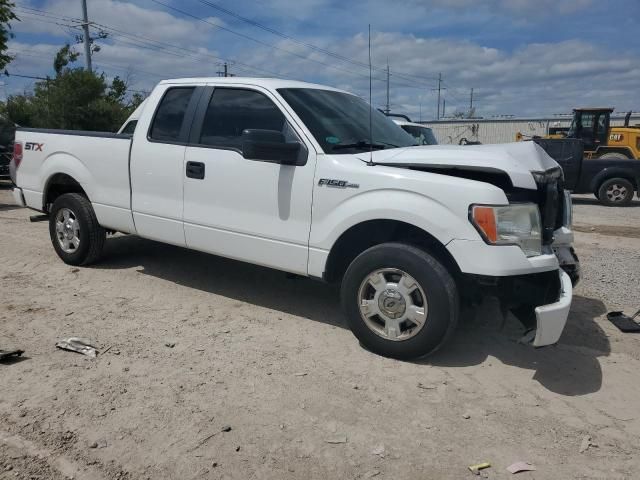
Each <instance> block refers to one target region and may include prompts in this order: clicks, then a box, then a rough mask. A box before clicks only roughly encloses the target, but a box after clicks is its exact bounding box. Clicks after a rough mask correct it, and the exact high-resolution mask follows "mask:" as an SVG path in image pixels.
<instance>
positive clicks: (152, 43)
mask: <svg viewBox="0 0 640 480" xmlns="http://www.w3.org/2000/svg"><path fill="white" fill-rule="evenodd" d="M17 8H23V9H25V10H30V11H29V12H25V13H27V14H29V15H36V16H40V17H45V18H49V19H57V20H64V21H68V22H77V23H78V24H80V23H82V20H80V19H77V18H73V17H66V16H60V15H56V14H53V13H52V12H47V11H44V10H38V9H35V8H29V7H17ZM32 20H38V21H41V22H44V23H50V24H55V25H59V26H61V27H69V28H77V27H78V25H67V24H62V23H59V22H49V21H46V20H42V19H35V18H33V19H32ZM91 24H92V26H97V27H100V28H102V29H104V30H107V31H109V33H110V34H111V35H115V36H121V37H124V38H129V39H130V40H132V41H136V42H141V43H138V44H137V46H140V47H141V48H147V49H150V50H154V51H158V52H161V53H165V54H169V55H173V56H178V57H181V58H182V57H184V56H185V54H184V53H185V52H188V53H191V55H187V56H189V57H192V58H204V57H208V58H212V59H215V60H217V61H218V64H219V65H222V64H223V62H225V61H226V62H227V63H229V64H234V65H235V64H238V65H244V66H245V67H246V69H247V70H249V71H255V72H261V73H263V74H264V73H266V74H268V75H275V76H279V75H280V74H279V73H276V72H273V71H270V70H266V69H264V68H260V67H255V66H252V65H249V64H245V63H242V62H239V61H238V60H231V59H227V58H222V57H216V56H214V55H211V54H205V53H202V52H200V51H197V50H191V49H188V48H185V47H181V46H178V45H173V44H170V43H167V42H163V41H160V40H154V39H151V38H148V37H144V36H142V35H137V34H132V33H129V32H125V31H123V30H119V29H117V28H115V27H112V26H109V25H104V24H101V23H97V22H91ZM145 43H146V46H145ZM167 48H169V49H172V50H175V51H171V50H168V49H167ZM177 52H181V53H177Z"/></svg>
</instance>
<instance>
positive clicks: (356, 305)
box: [341, 243, 460, 360]
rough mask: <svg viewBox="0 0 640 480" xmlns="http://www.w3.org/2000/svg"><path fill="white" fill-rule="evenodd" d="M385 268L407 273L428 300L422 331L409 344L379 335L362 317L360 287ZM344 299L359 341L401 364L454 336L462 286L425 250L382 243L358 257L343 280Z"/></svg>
mask: <svg viewBox="0 0 640 480" xmlns="http://www.w3.org/2000/svg"><path fill="white" fill-rule="evenodd" d="M386 268H392V269H398V270H401V271H403V272H406V274H408V275H410V276H411V277H413V279H414V280H415V281H416V282H417V283H418V284H419V286H420V288H422V290H423V291H424V294H425V296H426V299H425V300H426V304H427V309H426V320H425V321H424V324H423V327H422V328H421V329H418V331H417V333H415V335H414V336H412V337H410V338H407V339H405V340H390V339H388V338H384V337H383V336H381V335H380V334H377V333H375V332H374V331H373V329H371V328H370V327H369V326H368V325H367V323H366V322H365V320H364V318H363V316H362V315H361V313H360V297H359V292H360V287H361V285H363V282H364V281H365V279H366V278H367V277H368V276H369V275H370V274H372V273H373V272H375V271H376V270H379V269H386ZM341 299H342V308H343V310H344V312H345V315H346V317H347V322H348V324H349V327H350V328H351V331H352V332H353V333H354V335H355V336H356V337H357V338H358V340H360V343H361V344H362V345H363V346H364V347H365V348H366V349H368V350H370V351H371V352H374V353H377V354H379V355H382V356H385V357H392V358H397V359H401V360H409V359H415V358H420V357H424V356H427V355H429V354H431V353H433V352H435V351H436V350H437V349H438V348H440V347H441V346H442V345H443V344H444V343H445V342H446V341H447V340H448V339H449V338H450V337H451V335H452V333H453V332H454V330H455V328H456V325H457V323H458V317H459V312H460V300H459V295H458V288H457V286H456V282H455V281H454V279H453V277H452V275H451V274H450V273H449V272H448V271H447V269H446V268H445V267H444V266H443V265H442V264H441V263H440V262H438V261H437V260H436V259H435V258H433V257H432V256H431V255H429V254H428V253H427V252H425V251H424V250H421V249H419V248H416V247H413V246H410V245H406V244H402V243H384V244H381V245H377V246H374V247H371V248H370V249H368V250H366V251H364V252H363V253H361V254H360V255H358V257H356V259H355V260H354V261H353V262H352V263H351V265H349V268H348V269H347V272H346V273H345V275H344V278H343V280H342V287H341ZM409 325H410V324H409Z"/></svg>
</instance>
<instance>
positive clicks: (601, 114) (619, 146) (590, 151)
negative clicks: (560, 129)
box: [516, 108, 640, 159]
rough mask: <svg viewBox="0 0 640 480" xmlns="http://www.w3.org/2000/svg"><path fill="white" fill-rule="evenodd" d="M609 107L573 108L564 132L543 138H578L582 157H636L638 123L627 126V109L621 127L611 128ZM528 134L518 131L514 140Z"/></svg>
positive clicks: (639, 140) (639, 145) (639, 144)
mask: <svg viewBox="0 0 640 480" xmlns="http://www.w3.org/2000/svg"><path fill="white" fill-rule="evenodd" d="M612 113H613V108H576V109H574V110H573V121H572V122H571V127H569V131H568V132H567V133H566V135H562V134H554V135H548V136H546V137H544V138H579V139H580V140H582V142H583V143H584V156H585V158H617V159H621V158H639V159H640V125H635V126H629V120H630V119H631V112H629V113H627V116H626V117H625V119H624V126H623V127H612V126H611V125H610V122H611V114H612ZM526 138H528V137H526V136H525V135H523V134H522V133H520V132H518V133H517V134H516V141H521V140H524V139H526Z"/></svg>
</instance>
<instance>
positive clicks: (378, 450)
mask: <svg viewBox="0 0 640 480" xmlns="http://www.w3.org/2000/svg"><path fill="white" fill-rule="evenodd" d="M371 455H377V456H378V457H380V458H384V455H385V448H384V445H382V444H380V445H378V446H377V447H375V448H374V449H373V450H371Z"/></svg>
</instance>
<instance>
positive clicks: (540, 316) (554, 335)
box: [466, 268, 573, 347]
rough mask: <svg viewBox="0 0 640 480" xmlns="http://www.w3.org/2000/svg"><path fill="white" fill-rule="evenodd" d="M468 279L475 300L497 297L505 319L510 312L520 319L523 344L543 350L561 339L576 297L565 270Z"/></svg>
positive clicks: (469, 289) (469, 290) (473, 276)
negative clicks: (522, 328)
mask: <svg viewBox="0 0 640 480" xmlns="http://www.w3.org/2000/svg"><path fill="white" fill-rule="evenodd" d="M466 279H467V281H468V282H467V284H466V292H467V293H468V294H471V295H475V298H476V301H478V302H481V301H482V299H483V298H484V297H486V296H492V297H496V298H498V300H499V301H500V306H501V309H502V312H503V316H504V317H505V318H506V316H507V313H508V312H511V313H512V314H513V315H514V316H515V317H516V318H518V320H520V322H521V323H522V324H523V325H524V327H525V329H526V332H527V333H526V334H525V336H524V337H523V338H522V342H523V343H527V344H531V345H533V346H534V347H543V346H545V345H552V344H554V343H556V342H557V341H558V340H559V339H560V336H561V335H562V331H563V330H564V327H565V325H566V323H567V318H568V316H569V310H570V308H571V301H572V298H573V285H572V281H571V278H570V277H569V275H568V274H567V273H566V272H565V271H564V270H563V269H560V268H558V269H556V270H552V271H547V272H541V273H530V274H525V275H513V276H501V277H491V276H480V275H469V276H467V278H466ZM472 302H473V301H472ZM474 303H475V302H474Z"/></svg>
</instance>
